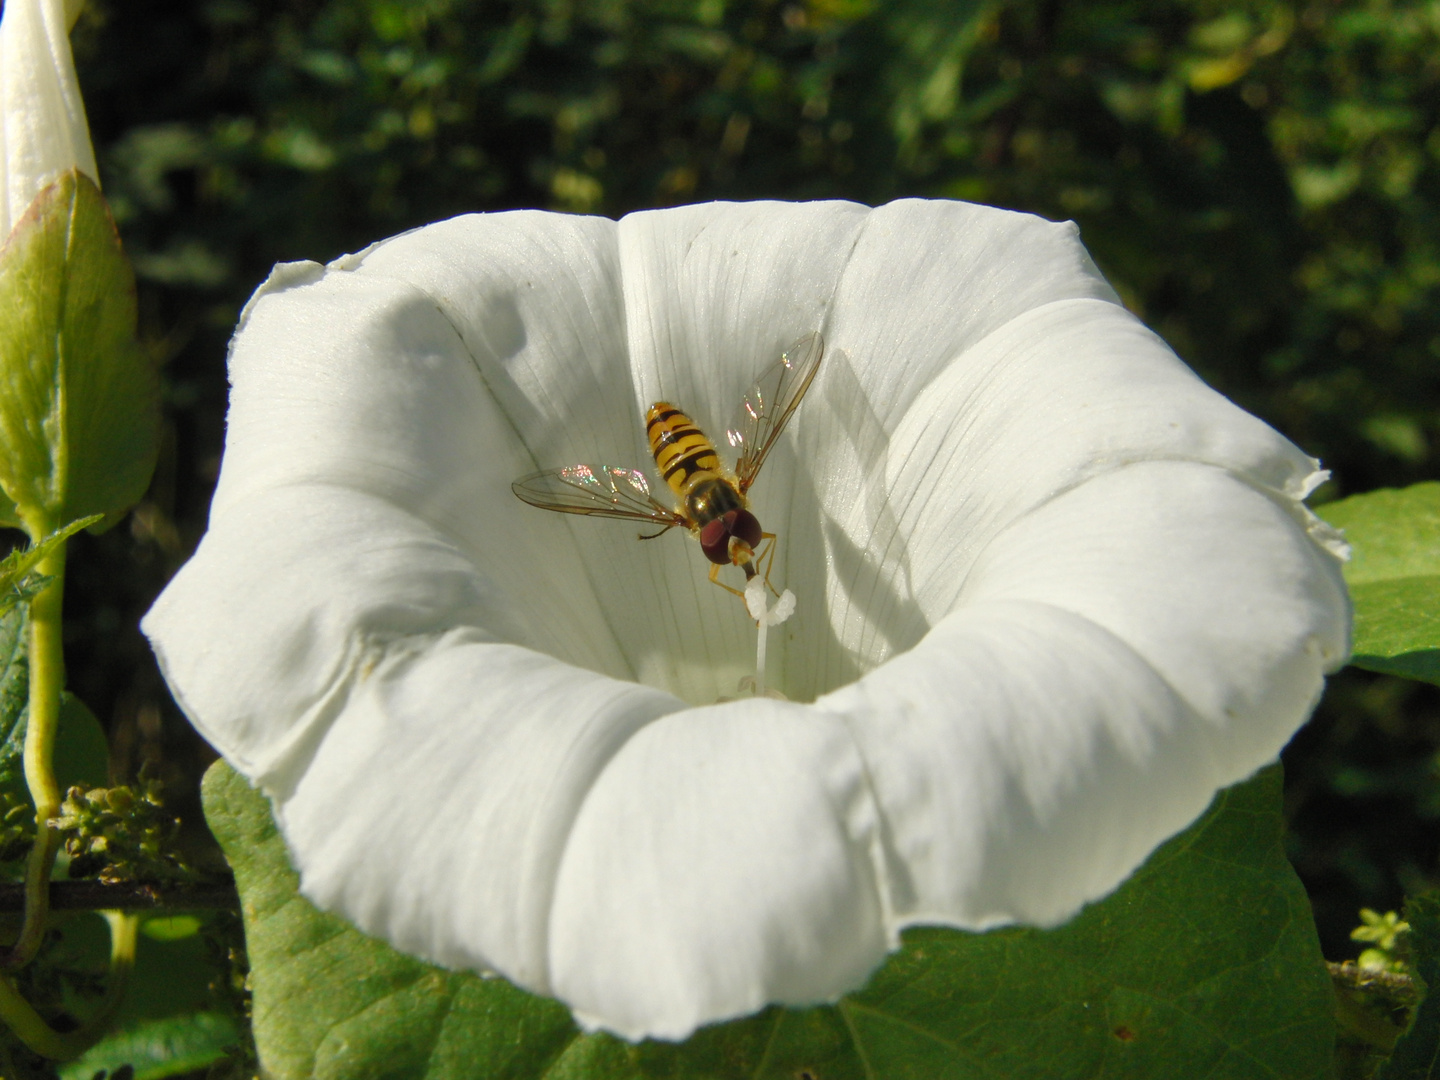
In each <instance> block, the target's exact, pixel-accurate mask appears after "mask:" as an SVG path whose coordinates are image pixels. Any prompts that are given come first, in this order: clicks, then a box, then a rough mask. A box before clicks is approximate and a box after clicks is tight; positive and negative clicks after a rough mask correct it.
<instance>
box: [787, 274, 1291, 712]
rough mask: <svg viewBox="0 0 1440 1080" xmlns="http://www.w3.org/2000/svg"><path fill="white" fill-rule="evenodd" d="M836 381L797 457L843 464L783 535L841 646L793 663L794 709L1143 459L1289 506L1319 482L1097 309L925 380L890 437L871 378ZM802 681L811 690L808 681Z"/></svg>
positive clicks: (1029, 321)
mask: <svg viewBox="0 0 1440 1080" xmlns="http://www.w3.org/2000/svg"><path fill="white" fill-rule="evenodd" d="M855 366H856V367H858V364H856V365H855ZM896 366H903V364H900V365H896ZM837 370H844V369H843V368H840V367H839V365H837V367H836V368H832V370H831V371H830V372H828V373H827V375H828V376H829V381H828V382H826V383H825V384H824V385H822V386H821V387H820V388H819V392H818V394H817V397H816V400H814V401H807V402H806V408H807V410H808V416H807V424H806V427H805V430H804V436H803V438H802V442H801V454H802V458H805V459H811V460H816V461H826V462H830V463H833V465H832V467H830V468H827V469H825V470H819V469H817V470H814V479H813V487H812V488H810V489H808V490H807V489H806V488H805V487H803V486H801V487H797V489H796V491H795V494H794V496H793V497H792V513H791V515H790V517H789V521H788V528H787V532H788V537H789V541H788V542H789V546H790V550H791V551H792V552H799V551H810V552H815V551H822V552H825V558H823V559H817V558H814V557H812V558H810V559H809V560H800V559H798V557H793V556H792V561H791V563H790V564H789V565H788V566H787V577H786V580H787V581H789V582H791V583H793V585H794V588H795V590H796V592H797V593H799V594H800V595H802V596H805V595H814V594H815V593H816V592H817V591H823V592H824V593H826V601H827V605H828V608H829V612H828V614H829V624H830V635H831V640H832V641H833V643H834V644H833V647H832V648H831V649H830V650H829V651H827V652H826V653H825V654H824V655H823V656H822V657H821V658H820V660H821V662H820V663H819V664H817V665H813V666H812V665H805V664H804V663H803V662H802V663H800V664H795V663H792V664H790V665H789V667H788V672H789V676H788V677H789V679H790V680H791V681H790V683H789V686H790V688H791V692H792V693H796V694H807V693H820V692H824V691H825V690H828V689H830V688H833V687H835V686H837V685H840V684H841V683H843V682H846V681H849V680H850V679H853V678H854V677H855V675H856V674H858V673H859V672H860V671H863V670H868V669H869V668H870V667H873V666H874V665H875V664H877V663H879V662H881V661H883V660H884V659H885V658H886V657H888V656H891V655H894V654H895V653H896V652H898V651H902V650H904V649H906V648H909V647H910V646H912V645H913V644H914V643H915V642H917V641H919V640H920V638H921V637H922V636H923V635H924V633H925V632H926V630H927V629H929V627H931V626H933V625H934V624H935V623H936V622H937V621H938V620H939V619H940V618H942V617H943V616H944V615H945V614H946V613H947V612H948V611H950V610H951V609H952V608H953V605H954V603H955V600H956V597H957V595H958V593H959V590H960V588H961V586H962V584H963V583H964V582H965V580H966V575H967V574H968V573H969V570H970V567H971V566H972V564H973V562H974V560H975V558H976V557H977V556H978V554H979V553H980V552H981V551H983V550H985V549H986V547H987V546H988V545H989V544H990V543H991V542H992V540H993V539H994V537H995V536H996V535H997V534H998V533H999V532H1000V530H1002V529H1004V528H1006V527H1007V526H1008V525H1009V524H1010V523H1011V522H1012V521H1014V520H1016V519H1017V518H1018V517H1020V516H1023V515H1024V514H1026V513H1028V512H1029V511H1030V510H1031V509H1033V508H1035V507H1037V506H1040V505H1042V504H1043V503H1045V502H1047V501H1049V500H1050V499H1052V498H1054V497H1055V496H1056V495H1058V494H1060V493H1062V492H1065V491H1068V490H1069V489H1071V488H1072V487H1075V486H1076V485H1078V484H1081V483H1083V482H1084V481H1085V480H1087V479H1088V478H1090V477H1094V476H1098V475H1101V474H1103V473H1105V472H1107V471H1109V470H1113V469H1116V468H1120V467H1123V466H1125V465H1127V464H1130V463H1133V462H1137V461H1153V460H1162V461H1163V460H1191V461H1203V462H1208V463H1210V464H1214V465H1217V466H1219V467H1221V468H1224V469H1228V470H1230V471H1233V472H1235V473H1236V474H1238V475H1241V476H1244V477H1245V478H1246V479H1247V480H1249V481H1250V482H1251V483H1254V484H1256V485H1257V486H1259V487H1263V488H1267V489H1270V490H1273V491H1275V492H1277V493H1284V494H1285V495H1287V496H1288V497H1291V498H1293V497H1298V494H1299V492H1300V491H1301V490H1303V488H1304V487H1305V486H1306V485H1307V484H1308V482H1309V479H1310V477H1311V476H1312V475H1313V474H1314V473H1315V471H1316V469H1317V464H1316V462H1315V461H1314V460H1313V459H1311V458H1308V457H1306V456H1305V455H1304V454H1302V453H1301V452H1300V451H1299V450H1297V449H1296V448H1295V447H1294V446H1293V445H1292V444H1291V443H1290V442H1288V441H1287V440H1286V439H1284V438H1283V437H1281V436H1280V435H1279V434H1277V433H1276V432H1275V431H1274V430H1273V429H1272V428H1270V427H1268V426H1267V425H1265V424H1263V423H1261V422H1260V421H1259V420H1256V419H1255V418H1254V417H1252V416H1249V415H1247V414H1246V413H1244V412H1242V411H1241V410H1239V409H1237V408H1236V407H1235V406H1234V405H1233V404H1231V403H1230V402H1229V401H1227V400H1225V399H1224V398H1223V397H1221V396H1220V395H1219V394H1217V393H1215V392H1214V391H1213V390H1211V389H1210V388H1209V387H1207V386H1206V385H1205V384H1204V383H1202V382H1201V381H1200V380H1199V379H1197V378H1196V377H1195V375H1194V374H1193V373H1192V372H1191V371H1190V369H1189V368H1187V367H1185V366H1184V365H1183V364H1182V363H1180V361H1179V360H1178V359H1176V357H1175V355H1174V353H1172V352H1171V351H1170V350H1169V349H1168V348H1167V347H1166V346H1165V345H1164V343H1163V342H1161V341H1160V340H1159V339H1158V338H1156V337H1155V335H1154V334H1152V333H1151V332H1150V331H1149V330H1147V329H1145V328H1144V327H1143V326H1141V325H1140V324H1139V323H1138V322H1137V321H1136V320H1135V319H1134V318H1133V317H1132V316H1131V315H1129V314H1128V313H1127V312H1126V311H1125V310H1124V309H1123V308H1120V307H1118V306H1117V305H1114V304H1110V303H1106V302H1103V301H1098V300H1070V301H1060V302H1054V303H1049V304H1046V305H1043V306H1041V307H1039V308H1035V309H1033V310H1031V311H1029V312H1027V313H1025V314H1024V315H1020V316H1017V317H1015V318H1013V319H1011V320H1010V321H1009V322H1008V323H1006V324H1005V325H1004V326H1002V327H1000V328H999V329H997V330H995V331H993V332H992V333H990V334H989V335H988V336H986V337H985V338H983V339H981V340H980V341H978V342H976V343H974V344H973V345H972V346H971V347H970V348H969V349H967V350H966V351H965V352H964V353H962V354H960V355H959V356H957V357H956V358H955V360H954V362H953V363H952V364H950V365H949V366H948V367H946V368H945V369H944V370H943V372H941V373H940V374H938V375H937V376H936V377H935V378H933V379H932V380H930V381H929V382H928V383H927V384H926V385H925V387H924V388H923V390H921V391H920V392H919V393H918V394H917V395H916V397H915V400H914V401H913V403H912V405H911V407H910V408H909V409H908V410H907V411H906V412H905V413H904V415H903V416H902V417H901V418H899V419H898V421H893V422H892V423H893V430H890V431H888V432H887V431H886V421H885V420H884V419H882V418H881V417H879V416H878V415H877V414H875V413H874V412H873V411H872V410H870V409H868V407H867V403H868V401H869V400H870V399H869V397H868V396H867V394H866V393H863V392H862V390H863V389H864V384H863V383H861V382H860V381H859V377H858V376H857V378H856V381H854V382H853V383H848V381H847V380H846V379H841V378H837V377H836V376H837ZM847 385H848V389H847ZM882 400H883V399H882ZM1297 513H1299V511H1297ZM829 563H834V564H837V565H838V567H839V569H840V572H839V573H829V572H827V571H826V569H825V568H826V566H827V564H829ZM797 667H798V668H806V669H808V671H809V672H810V673H811V674H812V676H813V678H814V679H815V680H816V681H815V682H813V683H810V684H808V685H807V684H806V683H805V682H802V681H800V680H799V678H798V675H799V672H798V671H797V670H796V669H797Z"/></svg>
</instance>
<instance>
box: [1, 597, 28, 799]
mask: <svg viewBox="0 0 1440 1080" xmlns="http://www.w3.org/2000/svg"><path fill="white" fill-rule="evenodd" d="M28 630H29V618H28V612H27V610H26V608H25V607H24V605H21V606H19V607H12V608H11V609H10V610H8V611H6V612H4V613H3V614H0V792H4V793H8V794H11V795H13V796H16V797H19V798H24V799H25V800H26V801H29V798H30V796H29V793H28V792H27V791H26V788H25V765H24V761H23V760H22V758H23V755H24V753H25V711H26V707H27V706H28V705H29V695H30V659H29V656H30V654H29V646H28V638H29V633H28Z"/></svg>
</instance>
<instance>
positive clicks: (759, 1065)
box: [204, 764, 1335, 1080]
mask: <svg viewBox="0 0 1440 1080" xmlns="http://www.w3.org/2000/svg"><path fill="white" fill-rule="evenodd" d="M1280 784H1281V781H1280V770H1279V767H1278V766H1275V767H1272V768H1269V769H1266V770H1264V771H1263V772H1262V773H1260V774H1259V775H1258V776H1256V777H1255V778H1254V779H1252V780H1250V781H1248V782H1246V783H1244V784H1240V785H1237V786H1236V787H1234V788H1231V789H1229V790H1227V791H1224V792H1222V793H1221V794H1220V795H1218V796H1217V797H1216V800H1215V803H1214V805H1213V806H1212V807H1211V809H1210V810H1209V811H1208V812H1207V813H1206V815H1205V816H1204V817H1203V818H1202V819H1201V820H1200V821H1199V822H1197V823H1196V824H1195V825H1194V826H1192V827H1191V828H1190V829H1188V830H1187V831H1186V832H1184V833H1182V834H1181V835H1180V836H1178V837H1175V838H1174V839H1172V840H1171V841H1169V842H1168V843H1166V844H1165V845H1164V846H1162V847H1161V848H1160V849H1159V850H1158V851H1156V852H1155V854H1154V855H1152V856H1151V858H1150V860H1149V861H1148V862H1147V863H1146V864H1145V866H1144V867H1143V868H1142V869H1141V870H1140V871H1138V872H1137V873H1136V874H1135V876H1134V877H1133V878H1131V880H1130V881H1128V882H1127V883H1126V884H1125V885H1123V886H1122V887H1121V888H1120V889H1119V890H1118V891H1117V892H1116V893H1115V894H1114V895H1113V896H1111V897H1110V898H1108V899H1107V900H1105V901H1103V902H1102V903H1098V904H1095V905H1092V906H1091V907H1089V908H1087V909H1086V910H1085V911H1083V912H1082V913H1081V914H1080V915H1079V916H1078V917H1077V918H1076V919H1075V920H1074V921H1072V922H1071V923H1069V924H1068V925H1067V926H1064V927H1061V928H1059V929H1056V930H1049V931H1040V930H1028V929H1011V930H1002V931H996V932H992V933H988V934H968V933H962V932H960V931H954V930H941V929H917V930H911V931H909V932H907V933H906V934H905V947H904V949H903V950H902V951H901V952H899V953H897V954H896V955H895V956H893V957H892V958H891V959H890V961H889V962H888V963H887V964H886V965H885V966H884V967H883V968H882V969H881V970H880V971H879V972H878V973H877V974H876V975H875V977H874V978H873V979H872V980H871V983H870V985H869V986H867V987H866V988H865V989H864V990H863V991H861V992H860V993H857V994H854V995H851V996H849V997H847V998H844V999H843V1000H842V1001H841V1002H840V1003H839V1004H838V1005H837V1006H834V1007H822V1008H814V1009H805V1010H790V1009H778V1008H771V1009H767V1010H765V1011H764V1012H762V1013H760V1014H759V1015H757V1016H754V1017H750V1018H748V1019H745V1020H740V1021H736V1022H734V1023H729V1024H721V1025H716V1026H714V1027H710V1028H706V1029H704V1030H702V1031H700V1032H698V1033H697V1034H696V1035H695V1036H694V1037H692V1038H691V1039H690V1040H689V1041H688V1042H685V1043H682V1044H678V1045H676V1044H670V1043H662V1042H645V1043H641V1044H639V1045H631V1044H628V1043H625V1042H623V1041H621V1040H619V1039H615V1038H613V1037H610V1036H607V1035H586V1034H583V1033H582V1032H580V1031H579V1030H578V1029H577V1028H576V1027H575V1026H574V1025H573V1024H572V1022H571V1021H570V1018H569V1016H568V1014H567V1012H566V1010H565V1009H564V1008H563V1007H561V1006H559V1005H557V1004H556V1003H555V1002H553V1001H548V1000H546V999H543V998H538V997H534V996H532V995H529V994H525V993H523V992H521V991H519V990H516V989H515V988H514V987H512V986H511V985H510V984H509V983H507V982H505V981H504V980H503V979H499V978H491V979H485V978H481V977H479V976H475V975H467V974H461V973H456V972H450V971H444V970H441V969H439V968H435V967H431V966H428V965H426V964H423V963H421V962H420V961H418V960H415V959H413V958H410V957H407V956H403V955H401V954H399V953H397V952H395V951H394V950H392V949H390V948H388V947H387V946H385V945H384V944H382V943H380V942H378V941H376V940H374V939H372V938H369V937H366V936H364V935H362V934H360V933H359V932H358V931H356V930H355V929H353V928H352V927H350V926H349V925H348V924H346V923H345V922H344V921H342V920H341V919H339V918H337V917H335V916H333V915H327V914H324V913H321V912H319V911H317V910H316V909H315V908H314V907H313V906H311V905H310V904H309V903H308V902H307V901H306V900H304V899H303V898H301V897H300V896H298V895H297V893H296V891H295V888H296V877H295V874H294V872H293V871H292V870H291V869H290V866H289V862H288V860H287V858H286V854H285V848H284V844H283V842H282V841H281V839H280V837H279V835H278V833H277V832H276V829H275V826H274V823H273V821H272V819H271V816H270V812H269V807H268V804H267V803H266V800H265V799H264V798H263V797H262V796H260V795H259V794H258V793H256V792H255V791H254V790H252V789H251V788H250V787H249V785H248V784H247V783H246V782H245V780H243V779H242V778H241V777H239V776H238V775H237V774H236V773H234V772H233V771H232V770H231V769H229V767H228V766H225V765H224V764H217V765H216V766H215V767H213V768H212V769H211V770H210V772H209V773H208V774H207V775H206V777H205V784H204V799H205V812H206V816H207V818H208V820H209V822H210V826H211V829H212V830H213V831H214V833H215V835H216V837H217V838H218V839H219V841H220V843H221V845H222V847H223V848H224V849H225V853H226V856H227V857H228V858H229V860H230V863H231V865H232V867H233V868H234V870H235V879H236V884H237V885H238V886H239V889H240V895H241V899H242V906H243V909H244V918H245V928H246V940H247V946H248V950H249V956H250V963H251V972H252V975H251V977H252V981H253V987H254V1008H255V1013H254V1020H255V1037H256V1044H257V1047H258V1049H259V1053H260V1057H261V1062H262V1064H263V1065H264V1067H265V1069H266V1070H267V1074H268V1075H270V1076H273V1077H275V1078H276V1080H286V1078H291V1077H294V1078H300V1077H307V1078H308V1077H316V1078H335V1080H339V1078H342V1077H344V1078H350V1077H366V1078H372V1077H373V1078H383V1077H393V1078H395V1080H401V1078H404V1080H419V1078H424V1080H447V1078H452V1077H454V1078H460V1077H472V1076H485V1077H497V1078H507V1080H528V1078H536V1080H539V1078H542V1077H543V1078H544V1080H562V1078H573V1080H581V1078H584V1080H638V1078H641V1077H657V1078H658V1077H671V1078H679V1077H706V1078H709V1080H732V1078H733V1080H742V1078H743V1080H796V1078H798V1077H804V1076H806V1075H809V1076H810V1077H814V1078H822V1077H823V1078H824V1080H847V1078H854V1080H874V1078H879V1077H884V1078H885V1080H905V1078H911V1077H913V1078H915V1080H936V1078H942V1077H954V1078H957V1080H959V1078H962V1077H963V1078H966V1080H1027V1078H1033V1080H1054V1078H1057V1077H1066V1078H1086V1077H1096V1078H1098V1077H1102V1076H1103V1077H1105V1078H1107V1080H1118V1078H1126V1077H1135V1078H1137V1080H1141V1078H1144V1080H1150V1078H1153V1077H1157V1076H1174V1077H1189V1076H1210V1077H1225V1078H1227V1080H1247V1078H1250V1077H1254V1078H1256V1080H1260V1078H1265V1080H1302V1078H1303V1080H1321V1078H1328V1077H1329V1076H1330V1075H1331V1069H1332V1061H1331V1057H1332V1050H1333V1045H1334V1038H1335V1029H1334V1019H1333V1000H1332V992H1331V989H1330V980H1329V975H1328V973H1327V972H1326V969H1325V967H1324V964H1323V961H1322V960H1321V956H1320V950H1319V944H1318V942H1317V940H1316V936H1315V929H1314V923H1313V920H1312V919H1311V916H1310V908H1309V903H1308V901H1307V900H1306V897H1305V893H1304V890H1303V889H1302V888H1301V886H1300V883H1299V880H1298V879H1297V878H1296V877H1295V874H1294V871H1293V870H1292V869H1291V868H1290V864H1289V863H1288V861H1287V860H1286V858H1285V855H1284V852H1283V850H1282V847H1281V820H1280V812H1279V806H1280Z"/></svg>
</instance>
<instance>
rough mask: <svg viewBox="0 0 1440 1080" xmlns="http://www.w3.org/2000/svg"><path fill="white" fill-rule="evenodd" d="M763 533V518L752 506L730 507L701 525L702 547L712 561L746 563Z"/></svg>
mask: <svg viewBox="0 0 1440 1080" xmlns="http://www.w3.org/2000/svg"><path fill="white" fill-rule="evenodd" d="M761 535H762V534H761V530H760V522H759V520H758V519H757V518H756V517H755V515H754V514H752V513H751V512H750V511H749V510H727V511H725V513H723V514H721V515H720V516H719V517H718V518H715V519H713V520H711V521H707V522H706V523H705V525H704V527H703V528H701V530H700V548H701V550H702V551H704V552H705V557H706V558H707V559H709V560H710V561H711V562H713V563H718V564H719V565H721V566H729V565H730V564H731V563H734V564H735V565H737V566H744V565H745V564H747V563H748V562H750V560H751V558H752V557H753V556H754V554H755V546H756V545H757V544H759V543H760V538H761Z"/></svg>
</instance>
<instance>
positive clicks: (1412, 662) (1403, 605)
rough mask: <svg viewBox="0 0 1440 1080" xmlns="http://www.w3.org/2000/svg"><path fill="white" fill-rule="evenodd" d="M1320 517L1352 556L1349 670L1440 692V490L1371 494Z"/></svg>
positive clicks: (1333, 506) (1431, 486)
mask: <svg viewBox="0 0 1440 1080" xmlns="http://www.w3.org/2000/svg"><path fill="white" fill-rule="evenodd" d="M1317 512H1318V513H1319V514H1320V516H1321V517H1323V518H1324V519H1325V520H1326V521H1328V522H1329V523H1330V524H1331V525H1334V526H1336V527H1338V528H1341V529H1343V530H1344V531H1345V539H1346V540H1348V541H1349V542H1350V546H1351V549H1352V554H1351V559H1350V562H1349V563H1347V564H1346V566H1345V582H1346V584H1347V585H1348V586H1349V587H1350V598H1351V600H1352V601H1353V602H1354V604H1355V640H1354V655H1353V656H1352V657H1351V659H1350V662H1351V663H1352V664H1354V665H1355V666H1356V667H1361V668H1366V669H1368V670H1370V671H1380V672H1384V673H1386V674H1390V675H1404V676H1406V677H1407V678H1411V679H1421V680H1424V681H1426V682H1431V683H1436V684H1440V483H1435V482H1433V481H1432V482H1428V483H1424V484H1416V485H1414V486H1413V487H1408V488H1401V489H1388V488H1387V489H1384V490H1381V491H1372V492H1369V493H1368V494H1365V495H1356V496H1353V497H1351V498H1349V499H1342V500H1340V501H1339V502H1333V503H1328V504H1327V505H1325V506H1322V507H1320V508H1319V510H1318V511H1317Z"/></svg>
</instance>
